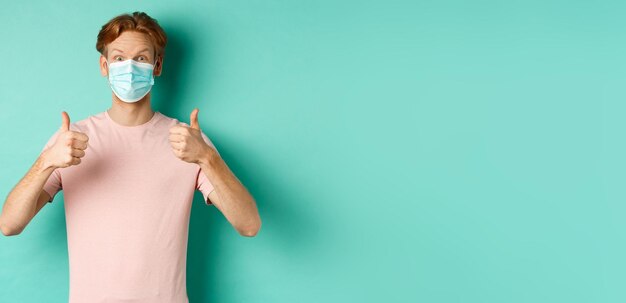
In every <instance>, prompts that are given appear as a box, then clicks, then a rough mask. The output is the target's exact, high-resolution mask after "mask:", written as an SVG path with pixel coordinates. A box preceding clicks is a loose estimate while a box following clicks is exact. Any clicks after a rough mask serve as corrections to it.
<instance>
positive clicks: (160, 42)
mask: <svg viewBox="0 0 626 303" xmlns="http://www.w3.org/2000/svg"><path fill="white" fill-rule="evenodd" d="M125 31H136V32H140V33H144V34H147V35H148V36H149V37H150V40H151V41H152V45H153V46H154V50H155V52H156V54H155V56H156V57H158V56H161V57H162V56H163V55H164V54H165V45H166V44H167V36H166V35H165V31H164V30H163V29H162V28H161V26H160V25H159V23H158V22H157V21H156V20H155V19H153V18H152V17H150V16H148V14H146V13H144V12H134V13H132V15H130V14H122V15H119V16H117V17H115V18H113V19H111V20H109V22H107V23H106V24H105V25H103V26H102V28H101V29H100V32H99V33H98V41H97V42H96V50H98V52H100V54H102V55H105V54H106V51H107V49H106V47H107V45H108V44H109V43H111V42H113V41H114V40H115V39H117V37H119V36H120V35H121V34H122V33H123V32H125Z"/></svg>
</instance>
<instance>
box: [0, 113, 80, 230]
mask: <svg viewBox="0 0 626 303" xmlns="http://www.w3.org/2000/svg"><path fill="white" fill-rule="evenodd" d="M61 116H62V119H63V123H62V125H61V128H60V129H59V131H58V132H57V133H55V135H54V136H53V137H52V138H51V141H50V143H52V142H53V141H52V139H56V140H54V144H50V146H49V147H48V145H47V146H46V148H44V151H42V152H41V154H40V155H39V157H38V158H37V160H36V161H35V163H34V164H33V165H32V166H31V168H30V169H29V170H28V172H27V173H26V175H25V176H24V177H23V178H22V179H21V180H20V182H18V183H17V185H16V186H15V187H14V188H13V190H11V192H10V193H9V195H8V196H7V199H6V201H5V202H4V206H3V207H2V214H0V229H1V230H2V233H3V234H4V235H5V236H13V235H18V234H20V233H21V232H22V231H23V230H24V228H26V225H28V223H29V222H30V221H31V220H32V219H33V217H34V216H35V215H36V214H37V213H38V212H39V210H40V209H41V208H42V207H43V206H44V205H45V203H46V202H48V201H50V195H49V194H48V193H47V192H46V191H44V190H43V187H44V185H45V184H46V181H48V179H49V178H50V175H52V173H53V172H54V170H55V169H57V168H64V167H68V166H71V165H78V164H80V162H81V158H82V157H84V156H85V149H87V141H88V140H89V137H88V136H87V135H86V134H85V133H82V132H78V131H73V130H70V117H69V115H68V114H67V113H66V112H62V113H61Z"/></svg>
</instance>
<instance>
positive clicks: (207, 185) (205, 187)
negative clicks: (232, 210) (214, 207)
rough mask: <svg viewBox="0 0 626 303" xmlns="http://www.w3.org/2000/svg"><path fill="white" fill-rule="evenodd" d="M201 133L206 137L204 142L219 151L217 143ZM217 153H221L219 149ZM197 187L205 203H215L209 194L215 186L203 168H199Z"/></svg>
mask: <svg viewBox="0 0 626 303" xmlns="http://www.w3.org/2000/svg"><path fill="white" fill-rule="evenodd" d="M201 134H202V138H203V139H204V142H206V143H207V144H208V145H209V146H211V147H212V148H213V149H215V151H217V148H215V145H214V144H213V142H211V140H210V139H209V138H208V137H207V136H206V135H205V134H204V133H203V132H201ZM217 154H218V155H219V154H220V153H219V151H217ZM196 189H197V190H200V192H202V196H203V197H204V203H205V204H206V205H211V204H213V203H211V201H210V200H209V194H210V193H211V192H212V191H213V190H214V189H215V188H214V187H213V184H211V182H210V181H209V178H207V176H206V174H205V173H204V172H203V171H202V169H201V168H200V169H198V176H197V178H196Z"/></svg>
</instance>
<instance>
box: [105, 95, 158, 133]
mask: <svg viewBox="0 0 626 303" xmlns="http://www.w3.org/2000/svg"><path fill="white" fill-rule="evenodd" d="M150 95H151V93H148V94H147V95H146V96H144V97H143V98H142V99H141V100H139V101H137V102H133V103H126V102H124V101H122V100H120V99H118V98H117V96H116V95H115V94H113V104H112V106H111V108H109V109H108V110H107V112H108V113H109V116H110V117H111V119H113V121H115V122H117V123H118V124H121V125H124V126H135V125H140V124H144V123H146V122H148V121H150V119H152V116H153V115H154V114H155V113H154V111H153V110H152V107H151V106H150Z"/></svg>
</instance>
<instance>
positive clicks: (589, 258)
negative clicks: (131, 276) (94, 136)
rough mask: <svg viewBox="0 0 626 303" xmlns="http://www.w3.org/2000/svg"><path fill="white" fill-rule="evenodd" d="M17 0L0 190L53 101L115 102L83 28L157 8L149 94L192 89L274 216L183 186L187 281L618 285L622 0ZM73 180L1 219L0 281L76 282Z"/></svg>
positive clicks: (0, 32) (12, 285) (285, 297)
mask: <svg viewBox="0 0 626 303" xmlns="http://www.w3.org/2000/svg"><path fill="white" fill-rule="evenodd" d="M25 2H26V1H10V2H9V1H5V2H3V4H2V9H0V37H1V39H2V42H1V43H2V44H1V46H0V60H1V66H0V102H1V103H0V115H1V117H0V121H1V127H2V129H3V130H2V132H0V134H1V138H0V142H2V145H3V148H2V149H0V153H1V155H2V158H1V159H2V163H1V166H2V169H1V170H0V181H1V182H0V194H2V196H5V197H6V195H7V194H8V193H9V191H10V190H11V189H12V187H13V186H14V185H15V184H16V183H17V182H18V181H19V179H20V178H21V177H22V176H23V175H24V173H25V172H26V170H27V169H28V168H29V167H30V165H31V164H32V163H33V161H34V160H35V157H36V156H37V155H38V153H39V151H40V150H41V148H42V147H43V145H44V144H45V142H46V140H47V139H48V138H49V136H50V135H51V134H52V133H53V132H54V130H56V129H57V128H58V127H59V126H60V123H61V115H60V112H61V111H62V110H65V111H67V112H68V113H69V115H70V118H71V119H72V121H78V120H81V119H84V118H86V117H88V116H89V115H92V114H94V113H98V112H101V111H104V110H106V109H107V108H108V107H110V105H111V95H110V90H109V88H108V86H107V84H106V80H105V78H103V77H101V76H100V74H99V70H98V53H97V52H96V50H95V47H94V45H95V41H96V35H97V33H98V30H99V29H100V26H101V25H102V24H104V23H105V22H106V21H108V20H109V19H110V18H112V17H113V16H115V15H117V14H119V13H122V12H132V11H135V10H141V11H146V12H147V13H148V14H150V15H152V16H153V17H155V18H156V19H158V20H159V21H160V23H161V24H162V26H163V27H164V28H165V30H166V31H167V32H168V34H169V36H170V39H171V44H170V45H169V46H168V49H167V55H166V58H165V66H164V68H165V69H164V75H163V76H162V77H160V78H157V80H156V84H155V87H154V95H153V98H154V102H153V104H154V108H155V109H156V110H159V111H161V112H163V113H165V114H167V115H169V116H172V117H176V118H178V119H181V120H183V121H188V119H189V113H190V112H191V110H192V109H193V108H194V107H198V108H200V116H199V117H200V118H199V120H200V125H201V127H202V129H203V131H204V132H205V133H206V134H207V135H208V136H209V137H210V138H211V139H212V140H213V142H214V143H215V144H216V146H217V148H218V149H219V150H220V153H221V155H222V156H223V157H224V158H225V160H226V162H227V163H228V164H229V165H230V167H231V169H232V170H233V171H234V172H235V173H236V174H237V176H238V177H239V178H240V179H241V181H242V182H243V183H244V184H245V185H246V186H247V187H248V189H249V190H250V191H251V193H252V194H253V195H254V196H255V197H256V199H257V201H258V205H259V209H260V213H261V217H262V219H263V226H262V229H261V231H260V233H259V234H258V235H257V237H255V238H245V237H242V236H239V235H238V234H237V233H236V231H235V230H234V229H233V228H232V226H230V224H229V223H228V222H227V221H226V219H225V218H224V217H223V216H222V215H221V213H220V212H219V211H218V210H217V209H216V208H215V207H207V206H205V205H203V204H202V203H201V202H202V198H201V194H200V193H199V192H197V193H196V197H195V200H194V207H193V209H192V219H191V230H190V243H189V259H188V292H189V297H190V300H191V302H192V303H197V302H272V303H282V302H328V303H331V302H333V303H334V302H624V301H626V293H625V292H624V291H623V286H624V283H625V282H626V277H625V275H624V272H626V261H625V260H626V258H624V256H625V255H626V244H624V243H625V242H624V238H625V237H624V231H625V230H626V220H624V218H625V217H626V204H625V203H624V201H625V199H624V198H625V192H624V189H623V188H624V183H625V182H626V180H625V177H624V171H625V168H626V163H625V161H624V160H623V159H624V155H625V152H626V144H624V141H625V139H624V135H623V130H624V127H625V126H626V125H625V124H626V123H625V122H624V113H626V103H625V102H624V100H626V91H625V90H624V87H626V86H624V83H626V76H625V74H624V71H625V70H626V59H625V58H626V56H625V54H626V19H625V18H624V13H625V9H626V5H625V4H623V3H622V2H619V1H593V2H588V3H586V4H585V3H584V2H582V1H575V2H572V1H508V2H504V1H409V0H406V1H293V0H291V1H290V0H284V1H187V2H180V3H176V2H173V1H145V2H133V4H130V3H131V1H101V2H93V1H74V2H67V1H66V3H64V4H58V3H59V2H58V1H30V2H29V3H25ZM35 2H36V3H35ZM18 3H19V4H18ZM62 199H63V196H62V195H60V196H58V197H57V198H56V200H55V203H53V204H49V205H47V206H46V207H45V208H44V209H43V210H42V212H41V213H40V214H39V215H38V216H37V217H35V219H34V220H33V221H32V222H31V223H30V224H29V225H28V227H27V228H26V229H25V231H24V232H23V233H22V234H21V235H19V236H16V237H2V236H0V302H66V301H67V296H68V262H67V242H66V236H65V225H64V224H65V219H64V212H63V203H62ZM2 201H4V200H2Z"/></svg>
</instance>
